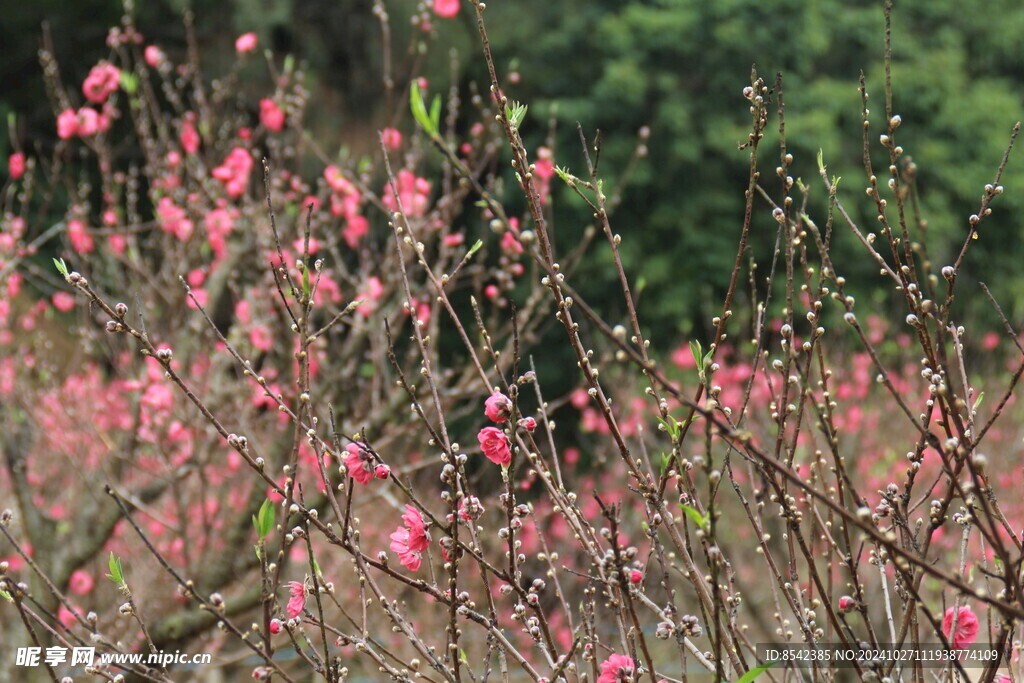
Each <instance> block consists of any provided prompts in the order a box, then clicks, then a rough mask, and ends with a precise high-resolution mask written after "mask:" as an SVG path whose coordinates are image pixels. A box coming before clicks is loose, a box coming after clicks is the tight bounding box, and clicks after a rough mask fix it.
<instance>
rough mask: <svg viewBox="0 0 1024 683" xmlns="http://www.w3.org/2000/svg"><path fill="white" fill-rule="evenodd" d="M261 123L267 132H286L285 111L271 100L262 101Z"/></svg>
mask: <svg viewBox="0 0 1024 683" xmlns="http://www.w3.org/2000/svg"><path fill="white" fill-rule="evenodd" d="M260 123H262V124H263V126H264V127H265V128H266V129H267V130H270V131H273V132H275V133H280V132H281V131H282V130H284V110H282V109H281V107H279V106H277V102H275V101H274V100H272V99H270V98H264V99H262V100H260Z"/></svg>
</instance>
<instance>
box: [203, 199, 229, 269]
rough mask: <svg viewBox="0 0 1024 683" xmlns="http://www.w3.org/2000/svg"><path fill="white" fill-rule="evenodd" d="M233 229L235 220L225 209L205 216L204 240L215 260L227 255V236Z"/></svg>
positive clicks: (215, 210) (216, 210)
mask: <svg viewBox="0 0 1024 683" xmlns="http://www.w3.org/2000/svg"><path fill="white" fill-rule="evenodd" d="M234 228H235V219H234V217H233V216H232V215H231V212H230V211H228V210H227V209H225V208H219V209H214V210H213V211H211V212H210V213H208V214H206V239H207V241H208V242H209V244H210V249H212V250H213V253H214V255H215V256H216V257H217V258H223V257H224V255H225V254H226V253H227V236H228V234H229V233H230V232H231V231H232V230H234Z"/></svg>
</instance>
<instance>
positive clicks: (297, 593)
mask: <svg viewBox="0 0 1024 683" xmlns="http://www.w3.org/2000/svg"><path fill="white" fill-rule="evenodd" d="M288 591H289V592H290V593H291V595H292V597H291V599H290V600H288V606H287V607H286V608H285V612H287V614H288V618H289V619H294V618H295V617H297V616H299V615H300V614H302V610H303V609H304V608H305V607H306V584H304V583H302V582H301V581H292V582H291V583H290V584H288Z"/></svg>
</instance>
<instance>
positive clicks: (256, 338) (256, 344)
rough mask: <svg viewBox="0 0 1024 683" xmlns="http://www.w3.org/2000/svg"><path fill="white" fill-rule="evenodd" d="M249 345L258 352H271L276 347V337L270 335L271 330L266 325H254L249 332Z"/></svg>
mask: <svg viewBox="0 0 1024 683" xmlns="http://www.w3.org/2000/svg"><path fill="white" fill-rule="evenodd" d="M249 343H251V344H252V346H253V348H254V349H256V350H257V351H263V352H264V353H266V352H267V351H270V349H272V348H273V347H274V337H273V335H272V334H271V333H270V328H269V327H267V326H266V325H253V328H252V329H251V330H249Z"/></svg>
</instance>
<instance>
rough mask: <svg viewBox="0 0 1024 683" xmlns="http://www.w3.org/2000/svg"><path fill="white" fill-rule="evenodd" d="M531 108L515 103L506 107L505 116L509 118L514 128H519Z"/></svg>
mask: <svg viewBox="0 0 1024 683" xmlns="http://www.w3.org/2000/svg"><path fill="white" fill-rule="evenodd" d="M527 109H529V107H528V106H527V105H525V104H520V103H518V102H513V103H512V104H506V105H505V116H506V117H507V118H508V120H509V123H510V124H511V126H512V127H513V128H519V124H521V123H522V122H523V119H524V118H526V110H527Z"/></svg>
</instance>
